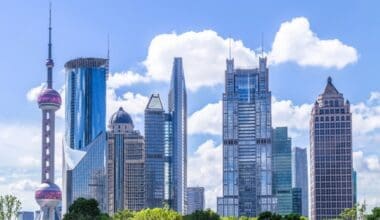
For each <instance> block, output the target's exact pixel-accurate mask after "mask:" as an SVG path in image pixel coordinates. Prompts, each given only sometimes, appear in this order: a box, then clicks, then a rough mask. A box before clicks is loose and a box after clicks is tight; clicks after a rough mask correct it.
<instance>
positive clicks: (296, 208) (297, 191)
mask: <svg viewBox="0 0 380 220" xmlns="http://www.w3.org/2000/svg"><path fill="white" fill-rule="evenodd" d="M292 200H293V201H292V204H293V211H292V213H296V214H299V215H302V209H303V203H302V189H301V188H298V187H295V188H293V189H292Z"/></svg>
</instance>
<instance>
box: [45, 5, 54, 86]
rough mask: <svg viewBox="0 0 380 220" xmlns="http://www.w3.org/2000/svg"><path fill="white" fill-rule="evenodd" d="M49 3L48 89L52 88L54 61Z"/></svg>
mask: <svg viewBox="0 0 380 220" xmlns="http://www.w3.org/2000/svg"><path fill="white" fill-rule="evenodd" d="M51 30H52V27H51V1H49V44H48V58H47V61H46V67H47V86H48V88H49V89H51V88H52V87H53V67H54V61H53V58H52V43H51Z"/></svg>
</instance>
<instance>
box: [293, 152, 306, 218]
mask: <svg viewBox="0 0 380 220" xmlns="http://www.w3.org/2000/svg"><path fill="white" fill-rule="evenodd" d="M292 166H293V168H292V171H293V178H292V182H293V183H292V185H293V187H295V188H299V189H301V194H302V215H303V216H308V215H309V184H308V176H309V175H308V163H307V152H306V148H299V147H295V148H293V163H292Z"/></svg>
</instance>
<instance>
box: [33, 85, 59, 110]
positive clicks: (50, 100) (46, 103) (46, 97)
mask: <svg viewBox="0 0 380 220" xmlns="http://www.w3.org/2000/svg"><path fill="white" fill-rule="evenodd" d="M37 102H38V107H39V108H40V109H42V110H55V111H56V110H58V109H59V108H60V107H61V104H62V99H61V96H60V95H59V93H58V92H57V91H55V90H54V89H44V90H43V91H42V92H41V94H40V95H39V96H38V100H37Z"/></svg>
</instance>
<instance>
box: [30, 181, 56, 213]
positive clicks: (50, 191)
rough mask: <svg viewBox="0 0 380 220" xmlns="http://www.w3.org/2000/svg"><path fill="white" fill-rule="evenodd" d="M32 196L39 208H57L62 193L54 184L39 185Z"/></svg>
mask: <svg viewBox="0 0 380 220" xmlns="http://www.w3.org/2000/svg"><path fill="white" fill-rule="evenodd" d="M34 196H35V199H36V201H37V203H38V205H40V206H41V207H49V208H53V207H57V206H58V205H59V203H60V202H61V201H62V192H61V190H60V189H59V187H58V186H57V185H56V184H54V183H41V185H39V186H38V187H37V189H36V192H35V194H34Z"/></svg>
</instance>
